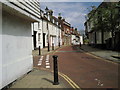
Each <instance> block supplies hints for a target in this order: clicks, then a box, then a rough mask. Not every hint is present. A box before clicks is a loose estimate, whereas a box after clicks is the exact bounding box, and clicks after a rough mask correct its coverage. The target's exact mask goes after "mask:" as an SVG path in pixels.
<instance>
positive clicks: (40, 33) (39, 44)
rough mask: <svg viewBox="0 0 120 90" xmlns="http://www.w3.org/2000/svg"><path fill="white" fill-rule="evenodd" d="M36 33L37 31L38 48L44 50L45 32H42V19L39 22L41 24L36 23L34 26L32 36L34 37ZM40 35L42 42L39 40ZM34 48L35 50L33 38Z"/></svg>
mask: <svg viewBox="0 0 120 90" xmlns="http://www.w3.org/2000/svg"><path fill="white" fill-rule="evenodd" d="M34 31H37V33H36V48H39V46H40V47H41V48H43V32H42V20H41V19H40V20H39V22H34V23H33V24H32V35H33V32H34ZM39 35H40V40H38V37H39ZM32 47H33V50H34V43H33V38H32Z"/></svg>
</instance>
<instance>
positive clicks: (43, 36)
mask: <svg viewBox="0 0 120 90" xmlns="http://www.w3.org/2000/svg"><path fill="white" fill-rule="evenodd" d="M43 48H45V33H43Z"/></svg>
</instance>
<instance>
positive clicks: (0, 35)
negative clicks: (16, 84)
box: [0, 3, 2, 89]
mask: <svg viewBox="0 0 120 90" xmlns="http://www.w3.org/2000/svg"><path fill="white" fill-rule="evenodd" d="M1 88H2V4H1V3H0V89H1Z"/></svg>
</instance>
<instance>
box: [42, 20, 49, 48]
mask: <svg viewBox="0 0 120 90" xmlns="http://www.w3.org/2000/svg"><path fill="white" fill-rule="evenodd" d="M48 29H49V27H48ZM43 33H45V46H48V43H47V41H48V39H47V34H48V30H47V22H46V21H45V20H43Z"/></svg>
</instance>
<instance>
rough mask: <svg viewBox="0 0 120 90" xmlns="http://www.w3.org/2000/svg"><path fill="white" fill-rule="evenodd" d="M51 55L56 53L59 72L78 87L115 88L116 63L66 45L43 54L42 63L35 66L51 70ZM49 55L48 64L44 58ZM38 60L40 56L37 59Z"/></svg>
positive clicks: (116, 78) (116, 85)
mask: <svg viewBox="0 0 120 90" xmlns="http://www.w3.org/2000/svg"><path fill="white" fill-rule="evenodd" d="M52 55H58V64H59V72H61V73H64V74H65V75H67V76H68V77H69V78H71V79H72V80H73V81H74V82H75V83H76V84H77V85H78V86H79V87H80V88H117V87H118V64H116V63H111V62H107V61H106V60H104V59H103V60H101V59H99V58H96V57H94V56H91V55H88V54H86V52H83V51H82V50H80V49H79V47H78V46H66V47H63V48H61V49H59V50H57V51H56V52H55V53H52V54H50V55H46V56H44V59H45V60H43V64H42V65H39V61H36V64H37V65H36V66H37V67H40V68H47V69H49V70H51V71H52V70H53V65H52V62H53V61H52ZM48 56H49V60H48V61H49V62H50V63H49V64H48V65H49V66H47V64H46V58H47V59H48ZM37 60H40V57H39V59H37Z"/></svg>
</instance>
